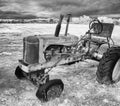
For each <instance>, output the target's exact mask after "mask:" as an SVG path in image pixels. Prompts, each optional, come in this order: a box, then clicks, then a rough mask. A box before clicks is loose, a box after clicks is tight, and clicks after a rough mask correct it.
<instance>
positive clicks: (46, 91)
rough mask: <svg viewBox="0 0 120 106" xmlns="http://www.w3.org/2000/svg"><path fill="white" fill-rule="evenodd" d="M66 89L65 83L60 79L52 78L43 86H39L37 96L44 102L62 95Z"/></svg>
mask: <svg viewBox="0 0 120 106" xmlns="http://www.w3.org/2000/svg"><path fill="white" fill-rule="evenodd" d="M63 89H64V84H63V82H62V81H61V80H60V79H54V80H50V81H49V82H47V83H45V84H44V85H42V86H39V88H38V91H37V92H36V96H37V98H38V99H39V100H41V101H42V102H46V101H49V100H53V99H55V98H57V97H60V95H61V93H62V91H63Z"/></svg>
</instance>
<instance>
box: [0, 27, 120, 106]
mask: <svg viewBox="0 0 120 106" xmlns="http://www.w3.org/2000/svg"><path fill="white" fill-rule="evenodd" d="M11 26H12V25H1V26H0V30H1V34H0V106H120V82H119V83H117V84H115V85H110V86H106V85H101V84H99V83H98V82H97V81H96V70H97V65H98V64H99V63H98V62H96V61H93V60H86V61H81V62H78V63H75V64H73V65H70V66H58V67H55V68H53V70H52V71H51V72H50V77H51V79H55V78H60V79H62V81H63V82H64V85H65V88H64V91H63V93H62V95H61V96H60V98H56V99H55V100H52V101H49V102H47V103H41V101H39V100H38V99H37V98H36V96H35V94H36V91H37V87H35V86H34V85H33V84H32V83H31V82H29V81H27V80H19V79H17V78H16V77H15V75H14V71H15V68H16V67H17V65H18V59H21V58H22V49H23V48H22V38H23V37H24V36H28V35H29V34H28V32H29V31H28V29H26V30H27V31H28V32H26V30H25V29H24V28H23V27H21V28H23V29H24V30H25V31H23V29H22V31H21V30H20V27H19V25H18V26H16V25H14V27H13V26H12V27H11ZM21 26H22V25H21ZM18 27H19V28H18ZM29 27H31V26H29ZM49 27H50V26H49ZM85 27H86V26H85ZM85 27H84V29H85ZM5 28H6V32H5V31H4V29H5ZM10 28H11V29H10ZM12 28H18V29H19V31H18V29H15V30H14V31H13V30H12ZM73 28H74V29H75V27H73ZM86 28H87V27H86ZM38 29H40V31H41V30H42V27H39V28H38V27H37V30H38ZM48 29H49V28H48ZM53 29H54V27H53ZM118 29H119V30H118ZM51 30H52V29H51ZM115 30H117V31H119V32H120V28H119V27H117V29H115ZM9 31H11V32H9ZM22 32H25V33H22ZM48 32H49V31H48ZM63 32H64V31H63ZM72 32H73V31H72ZM74 32H76V30H74ZM119 32H118V34H119ZM29 33H30V32H29ZM41 33H42V32H41ZM115 33H117V32H115ZM26 34H27V35H26ZM115 39H117V38H115Z"/></svg>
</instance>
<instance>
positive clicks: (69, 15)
mask: <svg viewBox="0 0 120 106" xmlns="http://www.w3.org/2000/svg"><path fill="white" fill-rule="evenodd" d="M70 17H71V14H68V19H67V25H66V30H65V36H67V32H68V26H69V22H70Z"/></svg>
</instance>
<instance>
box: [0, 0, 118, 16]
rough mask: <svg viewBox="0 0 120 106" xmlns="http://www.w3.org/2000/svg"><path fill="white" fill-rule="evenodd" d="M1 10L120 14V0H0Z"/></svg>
mask: <svg viewBox="0 0 120 106" xmlns="http://www.w3.org/2000/svg"><path fill="white" fill-rule="evenodd" d="M0 10H1V11H14V12H18V13H22V14H32V15H35V16H44V15H49V16H50V15H59V14H61V13H62V14H67V13H72V14H73V15H75V16H80V15H84V14H85V15H106V14H119V13H120V0H0Z"/></svg>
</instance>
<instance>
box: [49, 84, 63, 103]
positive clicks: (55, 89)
mask: <svg viewBox="0 0 120 106" xmlns="http://www.w3.org/2000/svg"><path fill="white" fill-rule="evenodd" d="M61 93H62V88H61V86H60V85H55V86H52V87H51V88H49V90H48V91H47V99H48V101H49V100H52V99H55V98H56V97H59V96H60V95H61Z"/></svg>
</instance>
